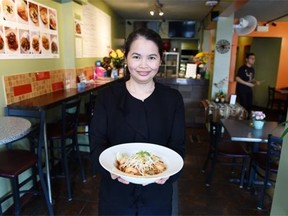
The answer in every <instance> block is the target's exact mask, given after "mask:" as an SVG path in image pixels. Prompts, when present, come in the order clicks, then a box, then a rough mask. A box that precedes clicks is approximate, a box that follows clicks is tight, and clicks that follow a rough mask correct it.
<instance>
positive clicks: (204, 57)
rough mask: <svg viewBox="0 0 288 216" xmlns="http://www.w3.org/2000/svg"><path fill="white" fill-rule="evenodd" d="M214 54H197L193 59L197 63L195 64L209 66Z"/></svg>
mask: <svg viewBox="0 0 288 216" xmlns="http://www.w3.org/2000/svg"><path fill="white" fill-rule="evenodd" d="M212 57H213V54H212V53H209V52H200V53H197V54H196V55H195V56H194V57H193V61H194V62H195V64H207V63H208V60H209V58H212Z"/></svg>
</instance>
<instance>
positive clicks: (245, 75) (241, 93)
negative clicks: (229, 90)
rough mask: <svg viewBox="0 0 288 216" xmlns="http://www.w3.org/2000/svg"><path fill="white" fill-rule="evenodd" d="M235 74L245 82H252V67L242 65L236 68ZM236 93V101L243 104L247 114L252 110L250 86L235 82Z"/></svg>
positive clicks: (253, 71) (253, 73) (253, 74)
mask: <svg viewBox="0 0 288 216" xmlns="http://www.w3.org/2000/svg"><path fill="white" fill-rule="evenodd" d="M237 76H238V77H240V78H241V79H242V80H244V81H246V82H252V81H253V80H254V76H255V70H254V68H253V67H248V66H247V65H242V66H241V67H240V68H239V69H238V72H237ZM236 94H237V98H238V102H239V103H240V105H241V106H243V107H244V108H245V109H246V110H247V112H248V114H250V112H251V110H252V103H253V91H252V88H251V87H249V86H247V85H243V84H241V83H239V82H237V85H236Z"/></svg>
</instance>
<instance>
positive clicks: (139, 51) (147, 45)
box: [126, 37, 161, 83]
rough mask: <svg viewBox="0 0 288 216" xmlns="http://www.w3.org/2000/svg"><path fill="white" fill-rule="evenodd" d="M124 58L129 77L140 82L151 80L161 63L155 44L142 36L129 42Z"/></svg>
mask: <svg viewBox="0 0 288 216" xmlns="http://www.w3.org/2000/svg"><path fill="white" fill-rule="evenodd" d="M126 60H127V66H128V69H129V72H130V76H131V78H132V79H134V80H136V81H137V82H140V83H145V82H147V81H150V80H152V79H153V77H154V76H155V75H156V74H157V72H158V69H159V67H160V65H161V57H160V54H159V50H158V47H157V45H156V44H155V43H154V42H153V41H150V40H147V39H145V38H144V37H138V38H137V39H136V40H135V41H133V42H132V43H131V47H130V51H129V53H128V54H127V59H126Z"/></svg>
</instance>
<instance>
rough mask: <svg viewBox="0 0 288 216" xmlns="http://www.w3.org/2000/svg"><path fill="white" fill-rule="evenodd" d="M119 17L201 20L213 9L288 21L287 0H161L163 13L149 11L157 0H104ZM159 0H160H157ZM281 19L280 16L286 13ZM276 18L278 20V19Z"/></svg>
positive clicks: (263, 19)
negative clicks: (209, 2)
mask: <svg viewBox="0 0 288 216" xmlns="http://www.w3.org/2000/svg"><path fill="white" fill-rule="evenodd" d="M103 1H104V2H105V3H106V4H107V5H109V6H110V7H111V8H112V10H114V11H115V12H116V13H117V14H118V15H119V16H120V17H122V18H124V19H126V20H127V19H133V20H138V19H139V20H196V21H202V20H204V18H205V17H207V16H208V15H209V14H210V12H211V11H212V10H213V11H219V12H220V16H230V15H231V14H232V13H234V17H235V18H241V17H244V16H246V15H253V16H255V17H256V19H257V20H258V21H260V22H261V21H263V22H273V21H288V1H287V0H237V1H233V0H220V1H219V3H218V4H217V5H216V6H214V7H211V6H206V5H205V2H206V1H207V0H158V1H159V3H160V4H162V5H163V7H162V9H163V11H164V16H162V17H161V16H159V15H157V14H155V15H154V16H151V15H150V14H149V11H150V10H151V9H153V6H154V4H155V0H103ZM156 1H157V0H156ZM284 15H285V17H283V18H281V19H279V18H280V17H282V16H284ZM275 19H276V20H275Z"/></svg>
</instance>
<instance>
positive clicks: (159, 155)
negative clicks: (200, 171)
mask: <svg viewBox="0 0 288 216" xmlns="http://www.w3.org/2000/svg"><path fill="white" fill-rule="evenodd" d="M99 162H100V164H101V166H102V167H103V168H104V169H106V170H107V171H109V172H110V173H113V174H115V175H118V176H120V177H121V178H123V179H124V180H126V181H129V182H130V183H134V184H142V185H147V184H150V183H153V182H155V181H156V180H158V179H161V178H166V177H170V176H172V175H174V174H176V173H178V172H179V171H180V170H181V169H182V167H183V165H184V162H183V159H182V157H181V156H180V155H179V154H178V153H177V152H175V151H173V150H172V149H169V148H167V147H164V146H161V145H156V144H151V143H124V144H120V145H116V146H112V147H110V148H108V149H106V150H104V151H103V152H102V153H101V154H100V157H99Z"/></svg>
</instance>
